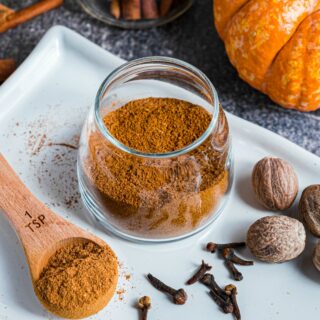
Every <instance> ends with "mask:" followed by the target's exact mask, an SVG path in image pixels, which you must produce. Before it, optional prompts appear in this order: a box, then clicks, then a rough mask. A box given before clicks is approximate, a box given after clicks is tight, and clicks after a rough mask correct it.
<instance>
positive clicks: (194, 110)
mask: <svg viewBox="0 0 320 320" xmlns="http://www.w3.org/2000/svg"><path fill="white" fill-rule="evenodd" d="M103 120H104V123H105V125H106V127H107V128H108V129H109V131H110V132H111V134H112V135H113V136H114V137H115V138H116V139H118V140H119V141H120V142H122V143H123V144H125V145H126V146H128V147H130V148H133V149H137V150H139V151H143V152H148V153H165V152H169V151H175V150H179V149H181V148H183V147H185V146H187V145H190V144H191V143H192V142H194V141H195V140H196V139H198V138H199V137H200V136H201V135H202V134H203V133H204V131H205V130H206V129H207V128H208V125H209V123H210V121H211V115H210V114H209V113H208V112H207V111H206V110H205V109H204V108H202V107H200V106H197V105H194V104H191V103H189V102H186V101H182V100H177V99H169V98H148V99H141V100H135V101H131V102H129V103H127V104H126V105H124V106H122V107H121V108H119V109H117V110H115V111H112V112H110V113H109V114H107V115H106V116H105V117H104V119H103ZM228 133H229V131H228V125H227V122H226V118H225V115H224V113H223V111H222V109H221V110H220V113H219V118H218V121H217V125H216V128H215V129H214V131H213V132H212V133H211V135H210V136H209V138H207V139H206V140H205V141H204V142H203V143H202V144H201V145H200V146H199V147H197V148H196V149H194V150H192V151H191V152H189V153H186V154H183V155H180V156H178V157H174V158H166V159H159V158H158V159H150V158H143V157H138V156H135V155H132V154H129V153H126V152H124V151H121V150H119V149H117V148H116V147H115V146H114V145H112V144H111V143H110V142H109V141H107V140H106V139H105V138H104V137H103V136H102V135H101V133H100V132H93V133H91V135H90V136H89V141H88V152H87V158H86V160H85V163H84V164H85V166H84V172H85V174H86V177H84V178H85V179H86V180H85V182H86V185H89V187H90V191H91V192H92V193H93V194H94V195H95V197H96V199H97V201H98V202H99V203H100V204H101V206H103V207H104V208H105V211H106V212H108V213H109V214H108V217H107V219H108V222H109V223H111V224H113V225H115V226H117V227H118V228H120V229H121V230H122V231H125V232H127V233H130V234H133V235H144V236H146V237H159V238H161V237H168V236H177V235H180V234H183V233H186V232H189V231H191V230H193V229H195V228H196V227H198V226H199V225H200V224H201V223H204V222H205V221H206V220H207V219H208V218H209V217H210V216H211V213H213V212H214V209H215V208H217V206H218V204H219V203H220V200H221V198H222V196H223V194H224V193H225V192H226V190H227V187H228V178H229V175H228V171H227V168H226V159H227V156H228V152H229V139H228Z"/></svg>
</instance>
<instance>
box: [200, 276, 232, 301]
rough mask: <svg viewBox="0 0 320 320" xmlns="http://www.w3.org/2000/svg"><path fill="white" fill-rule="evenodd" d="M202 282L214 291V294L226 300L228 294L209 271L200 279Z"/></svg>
mask: <svg viewBox="0 0 320 320" xmlns="http://www.w3.org/2000/svg"><path fill="white" fill-rule="evenodd" d="M200 282H201V283H202V284H204V285H205V286H207V287H208V288H209V289H210V290H211V291H213V292H214V293H216V295H218V296H220V297H221V298H222V299H223V300H225V301H227V300H228V298H229V297H228V295H227V294H226V292H225V291H224V290H223V289H222V288H220V286H219V285H218V284H217V283H216V281H215V278H214V276H213V274H211V273H206V274H205V275H204V276H203V277H202V278H201V280H200Z"/></svg>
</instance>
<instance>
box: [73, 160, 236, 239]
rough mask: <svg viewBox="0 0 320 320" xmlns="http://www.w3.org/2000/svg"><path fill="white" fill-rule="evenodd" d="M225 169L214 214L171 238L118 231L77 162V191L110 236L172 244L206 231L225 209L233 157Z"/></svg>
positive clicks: (231, 182)
mask: <svg viewBox="0 0 320 320" xmlns="http://www.w3.org/2000/svg"><path fill="white" fill-rule="evenodd" d="M227 167H228V168H229V179H228V180H229V181H228V189H227V191H226V193H225V194H224V196H223V199H222V200H221V202H220V204H219V207H218V208H217V209H216V210H215V212H214V214H212V215H211V217H210V218H209V219H208V220H207V221H206V222H205V223H204V224H202V225H200V226H199V227H197V228H195V229H194V230H192V231H190V232H188V233H185V234H182V235H178V236H173V237H163V238H152V237H145V236H137V235H133V234H130V233H129V232H125V231H122V230H120V229H119V228H117V227H115V226H113V225H112V224H111V223H110V222H109V221H108V219H107V217H106V216H105V213H104V212H102V211H101V208H99V206H98V205H97V201H96V200H95V199H94V196H93V194H92V193H91V192H90V191H89V188H87V186H86V182H85V180H84V179H83V177H82V175H81V174H80V173H81V170H80V169H79V162H78V164H77V172H78V183H79V191H80V195H81V198H82V201H83V203H84V205H85V207H86V209H87V210H88V211H89V213H90V215H91V216H92V217H93V218H94V220H95V221H97V222H98V223H99V224H100V225H102V226H103V228H104V229H106V230H107V231H109V232H111V233H112V234H114V235H116V236H118V237H120V238H123V239H125V240H129V241H132V242H137V243H165V242H174V241H178V240H183V239H186V238H189V237H191V236H194V235H196V234H198V233H200V232H201V231H203V230H205V229H207V228H208V227H209V226H210V225H211V224H212V223H213V222H214V221H215V220H216V219H217V218H218V217H219V216H220V215H221V213H222V212H223V210H224V209H225V207H226V205H227V202H228V199H229V196H228V194H229V193H230V191H231V189H232V185H233V157H232V156H231V157H229V159H228V161H227Z"/></svg>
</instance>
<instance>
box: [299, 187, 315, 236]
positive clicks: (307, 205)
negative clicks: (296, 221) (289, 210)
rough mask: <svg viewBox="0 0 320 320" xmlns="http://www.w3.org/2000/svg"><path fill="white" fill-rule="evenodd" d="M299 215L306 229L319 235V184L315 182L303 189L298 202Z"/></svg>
mask: <svg viewBox="0 0 320 320" xmlns="http://www.w3.org/2000/svg"><path fill="white" fill-rule="evenodd" d="M299 215H300V218H301V221H302V222H304V224H305V225H306V227H307V229H309V231H310V232H311V233H312V234H314V235H315V236H317V237H320V185H319V184H315V185H312V186H309V187H307V188H306V189H304V190H303V192H302V195H301V199H300V202H299Z"/></svg>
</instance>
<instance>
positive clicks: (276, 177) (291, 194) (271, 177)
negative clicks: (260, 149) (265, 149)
mask: <svg viewBox="0 0 320 320" xmlns="http://www.w3.org/2000/svg"><path fill="white" fill-rule="evenodd" d="M252 186H253V190H254V192H255V194H256V196H257V198H258V200H259V201H260V202H261V204H263V205H264V206H265V207H266V208H268V209H271V210H280V211H281V210H285V209H288V208H289V207H291V205H292V204H293V202H294V200H295V198H296V196H297V193H298V187H299V183H298V177H297V174H296V173H295V171H294V168H293V167H292V165H291V164H290V163H288V162H287V161H285V160H283V159H280V158H275V157H265V158H263V159H261V160H260V161H259V162H258V163H257V164H256V165H255V166H254V168H253V172H252Z"/></svg>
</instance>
